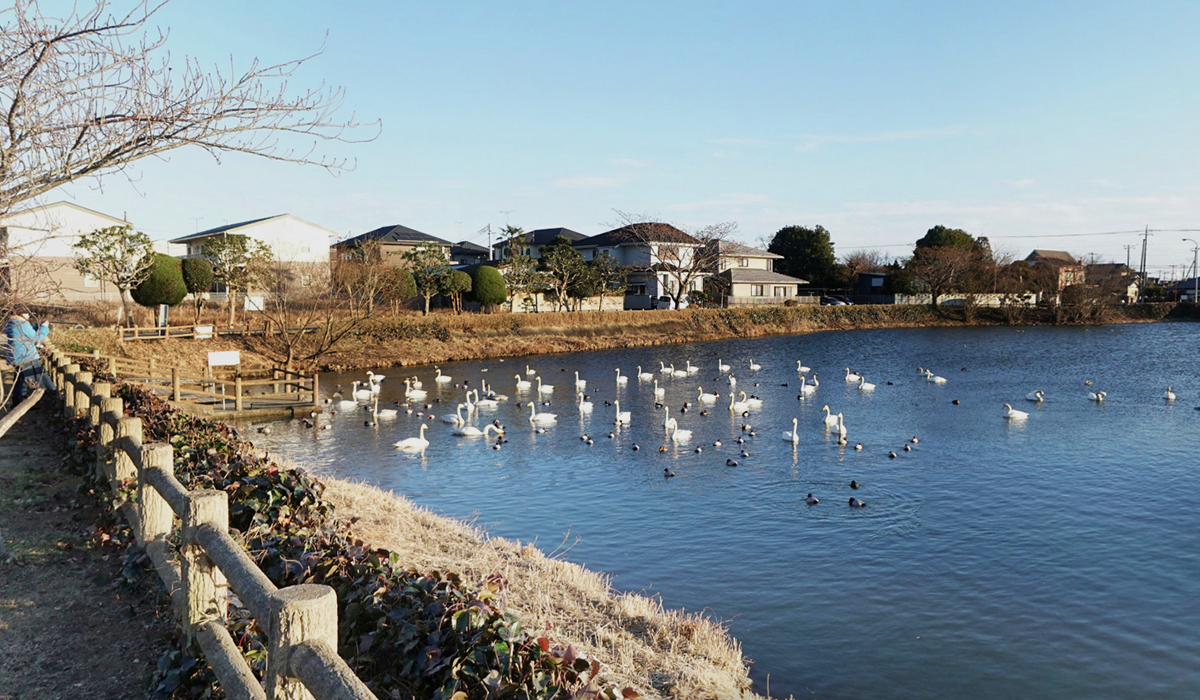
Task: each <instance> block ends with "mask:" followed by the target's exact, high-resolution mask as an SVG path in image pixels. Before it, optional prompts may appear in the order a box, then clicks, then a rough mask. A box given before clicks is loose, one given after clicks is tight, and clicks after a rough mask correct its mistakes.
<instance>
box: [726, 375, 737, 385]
mask: <svg viewBox="0 0 1200 700" xmlns="http://www.w3.org/2000/svg"><path fill="white" fill-rule="evenodd" d="M725 382H726V383H727V384H729V386H737V377H735V376H733V375H732V374H731V375H729V376H728V377H726V378H725Z"/></svg>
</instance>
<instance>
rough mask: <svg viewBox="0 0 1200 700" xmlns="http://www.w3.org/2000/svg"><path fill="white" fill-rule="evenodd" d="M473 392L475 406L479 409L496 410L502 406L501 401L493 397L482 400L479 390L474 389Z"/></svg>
mask: <svg viewBox="0 0 1200 700" xmlns="http://www.w3.org/2000/svg"><path fill="white" fill-rule="evenodd" d="M471 391H472V393H474V394H475V406H476V407H478V408H495V407H497V406H499V405H500V400H499V399H495V398H492V397H491V396H487V397H485V398H482V399H481V398H479V390H478V389H472V390H471Z"/></svg>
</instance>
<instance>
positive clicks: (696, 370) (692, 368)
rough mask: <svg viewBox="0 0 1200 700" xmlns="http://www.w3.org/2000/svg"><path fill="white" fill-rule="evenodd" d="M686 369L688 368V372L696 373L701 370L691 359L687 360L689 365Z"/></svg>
mask: <svg viewBox="0 0 1200 700" xmlns="http://www.w3.org/2000/svg"><path fill="white" fill-rule="evenodd" d="M684 369H686V370H687V373H688V374H695V373H697V372H699V371H700V368H699V367H697V366H696V365H693V364H692V361H691V360H688V361H687V366H686V367H685V368H684Z"/></svg>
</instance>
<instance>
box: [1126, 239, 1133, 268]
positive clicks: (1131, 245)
mask: <svg viewBox="0 0 1200 700" xmlns="http://www.w3.org/2000/svg"><path fill="white" fill-rule="evenodd" d="M1131 250H1133V244H1132V243H1130V244H1128V245H1126V246H1125V267H1129V252H1130V251H1131Z"/></svg>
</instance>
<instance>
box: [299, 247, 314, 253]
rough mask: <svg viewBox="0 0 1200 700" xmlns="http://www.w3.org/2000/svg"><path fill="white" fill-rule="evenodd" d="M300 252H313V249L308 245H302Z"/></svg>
mask: <svg viewBox="0 0 1200 700" xmlns="http://www.w3.org/2000/svg"><path fill="white" fill-rule="evenodd" d="M300 252H301V253H311V252H312V250H311V249H310V248H309V247H308V246H302V247H301V248H300Z"/></svg>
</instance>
